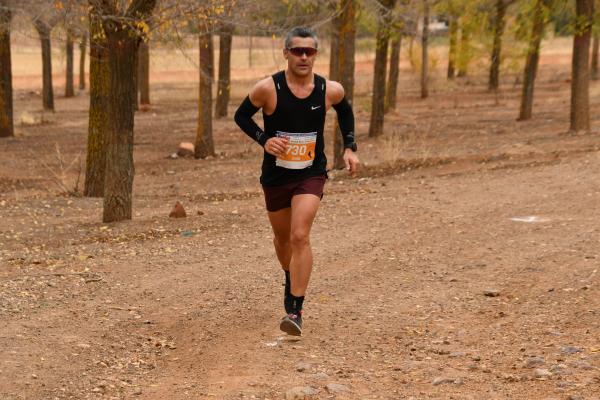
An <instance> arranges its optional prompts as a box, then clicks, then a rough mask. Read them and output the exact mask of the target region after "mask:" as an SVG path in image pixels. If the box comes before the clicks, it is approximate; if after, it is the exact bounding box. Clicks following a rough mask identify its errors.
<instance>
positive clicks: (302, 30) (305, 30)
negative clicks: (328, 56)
mask: <svg viewBox="0 0 600 400" xmlns="http://www.w3.org/2000/svg"><path fill="white" fill-rule="evenodd" d="M295 37H301V38H307V37H309V38H312V39H313V40H314V41H315V48H319V39H317V34H316V33H315V31H313V30H312V29H311V28H309V27H308V26H297V27H295V28H293V29H292V30H291V31H289V32H288V33H287V35H285V48H286V49H289V48H290V46H291V44H292V39H293V38H295Z"/></svg>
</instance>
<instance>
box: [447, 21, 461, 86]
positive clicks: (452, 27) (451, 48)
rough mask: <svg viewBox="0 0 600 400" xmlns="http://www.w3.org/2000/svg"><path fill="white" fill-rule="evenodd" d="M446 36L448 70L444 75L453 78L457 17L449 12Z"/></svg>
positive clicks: (456, 41)
mask: <svg viewBox="0 0 600 400" xmlns="http://www.w3.org/2000/svg"><path fill="white" fill-rule="evenodd" d="M448 36H449V45H448V70H447V73H446V75H447V77H448V79H454V75H455V73H456V72H455V70H456V56H457V54H456V53H457V47H458V46H457V43H458V17H457V16H456V15H453V14H451V15H450V17H449V26H448Z"/></svg>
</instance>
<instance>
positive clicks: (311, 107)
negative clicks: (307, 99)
mask: <svg viewBox="0 0 600 400" xmlns="http://www.w3.org/2000/svg"><path fill="white" fill-rule="evenodd" d="M320 107H321V106H316V107H315V106H310V109H311V110H316V109H317V108H320Z"/></svg>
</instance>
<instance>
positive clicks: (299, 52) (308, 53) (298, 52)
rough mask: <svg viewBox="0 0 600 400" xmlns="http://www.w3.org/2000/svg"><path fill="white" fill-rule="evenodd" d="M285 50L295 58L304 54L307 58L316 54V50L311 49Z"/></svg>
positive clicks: (296, 48) (293, 48)
mask: <svg viewBox="0 0 600 400" xmlns="http://www.w3.org/2000/svg"><path fill="white" fill-rule="evenodd" d="M287 50H288V51H289V52H290V53H292V54H293V55H295V56H296V57H302V55H303V54H306V56H307V57H310V56H314V55H315V54H317V49H315V48H313V47H291V48H288V49H287Z"/></svg>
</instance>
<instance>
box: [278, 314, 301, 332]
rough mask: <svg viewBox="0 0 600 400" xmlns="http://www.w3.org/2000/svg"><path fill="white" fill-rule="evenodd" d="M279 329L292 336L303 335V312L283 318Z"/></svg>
mask: <svg viewBox="0 0 600 400" xmlns="http://www.w3.org/2000/svg"><path fill="white" fill-rule="evenodd" d="M279 329H281V330H282V331H284V332H285V333H287V334H288V335H292V336H301V335H302V312H300V313H298V314H294V313H292V314H288V315H286V316H285V317H283V319H282V320H281V323H280V324H279Z"/></svg>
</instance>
